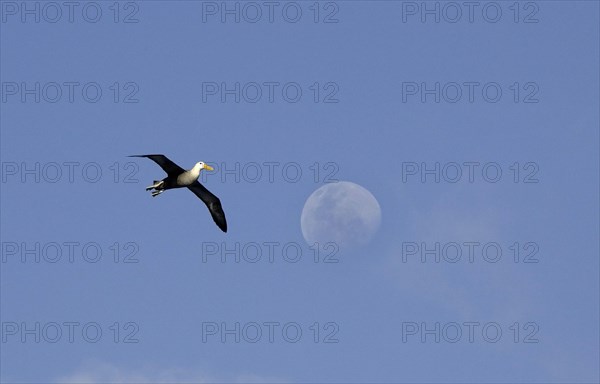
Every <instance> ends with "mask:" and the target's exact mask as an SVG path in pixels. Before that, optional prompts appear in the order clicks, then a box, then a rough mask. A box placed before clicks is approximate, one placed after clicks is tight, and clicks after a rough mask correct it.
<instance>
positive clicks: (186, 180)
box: [177, 161, 206, 187]
mask: <svg viewBox="0 0 600 384" xmlns="http://www.w3.org/2000/svg"><path fill="white" fill-rule="evenodd" d="M204 168H206V164H204V163H203V162H201V161H200V162H198V163H196V165H194V168H192V169H190V170H189V171H185V172H183V173H182V174H181V175H179V176H177V185H180V186H183V187H187V186H188V185H192V184H194V182H195V181H196V180H198V177H200V171H201V170H203V169H204Z"/></svg>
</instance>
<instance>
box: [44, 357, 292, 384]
mask: <svg viewBox="0 0 600 384" xmlns="http://www.w3.org/2000/svg"><path fill="white" fill-rule="evenodd" d="M55 382H56V383H65V384H96V383H98V384H100V383H102V384H104V383H130V384H133V383H136V384H137V383H144V384H146V383H148V384H158V383H198V384H202V383H285V382H288V381H286V380H282V379H277V378H272V377H264V376H260V375H256V374H252V373H244V374H239V375H232V376H217V375H211V374H206V373H204V372H200V371H198V370H193V369H191V370H190V369H180V368H166V369H165V368H159V369H157V368H153V367H145V368H138V369H131V368H123V367H119V366H116V365H113V364H111V363H106V362H103V361H97V360H93V361H87V362H85V363H83V364H82V365H81V367H79V368H78V369H77V370H75V371H74V372H71V373H67V374H66V375H64V376H61V377H59V378H57V379H56V380H55Z"/></svg>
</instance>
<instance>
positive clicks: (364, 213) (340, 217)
mask: <svg viewBox="0 0 600 384" xmlns="http://www.w3.org/2000/svg"><path fill="white" fill-rule="evenodd" d="M380 223H381V209H380V207H379V203H378V202H377V199H375V197H374V196H373V195H372V194H371V192H369V191H368V190H366V189H365V188H363V187H361V186H360V185H358V184H354V183H351V182H348V181H340V182H337V183H331V184H326V185H324V186H322V187H321V188H319V189H317V190H316V191H314V192H313V193H312V195H310V196H309V198H308V199H307V200H306V203H304V208H303V209H302V216H301V217H300V225H301V227H302V235H303V236H304V239H305V240H306V242H307V243H309V244H313V243H315V242H318V243H320V244H323V243H327V242H335V243H337V245H338V246H339V247H340V248H349V247H352V246H356V245H365V244H367V243H368V242H369V241H370V240H371V238H372V237H373V235H374V234H375V232H377V229H378V228H379V224H380Z"/></svg>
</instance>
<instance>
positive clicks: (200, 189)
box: [188, 181, 227, 232]
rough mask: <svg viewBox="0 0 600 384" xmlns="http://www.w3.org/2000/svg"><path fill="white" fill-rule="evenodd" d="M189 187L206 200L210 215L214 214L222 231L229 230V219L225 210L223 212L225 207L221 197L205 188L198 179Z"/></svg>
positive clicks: (201, 198)
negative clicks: (227, 219) (226, 217)
mask: <svg viewBox="0 0 600 384" xmlns="http://www.w3.org/2000/svg"><path fill="white" fill-rule="evenodd" d="M188 189H189V190H190V191H192V192H194V194H195V195H196V196H198V197H199V198H200V200H202V201H203V202H204V204H206V206H207V207H208V210H209V211H210V215H211V216H212V218H213V220H214V221H215V223H216V224H217V226H218V227H219V228H221V231H223V232H227V221H226V220H225V212H223V207H221V201H220V200H219V198H218V197H217V196H215V195H213V194H212V193H210V191H209V190H208V189H206V188H204V186H203V185H202V184H200V183H199V182H198V181H196V182H194V184H192V185H190V186H189V187H188Z"/></svg>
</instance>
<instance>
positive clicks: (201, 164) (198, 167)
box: [194, 161, 214, 172]
mask: <svg viewBox="0 0 600 384" xmlns="http://www.w3.org/2000/svg"><path fill="white" fill-rule="evenodd" d="M203 169H206V170H207V171H212V170H213V169H214V168H213V167H211V166H210V165H208V164H206V163H205V162H204V161H199V162H197V163H196V164H195V165H194V170H196V171H197V172H200V171H201V170H203Z"/></svg>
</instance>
